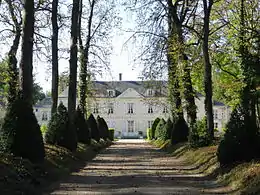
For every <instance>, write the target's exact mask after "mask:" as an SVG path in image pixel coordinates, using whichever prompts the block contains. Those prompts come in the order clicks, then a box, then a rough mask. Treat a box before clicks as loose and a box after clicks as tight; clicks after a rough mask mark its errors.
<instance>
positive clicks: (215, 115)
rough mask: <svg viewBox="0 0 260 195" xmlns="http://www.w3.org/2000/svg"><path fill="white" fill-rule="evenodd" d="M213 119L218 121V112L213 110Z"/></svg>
mask: <svg viewBox="0 0 260 195" xmlns="http://www.w3.org/2000/svg"><path fill="white" fill-rule="evenodd" d="M213 115H214V119H218V110H214V114H213Z"/></svg>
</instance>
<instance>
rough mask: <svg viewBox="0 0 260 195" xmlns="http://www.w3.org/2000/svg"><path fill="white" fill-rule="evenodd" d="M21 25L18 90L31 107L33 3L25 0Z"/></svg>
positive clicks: (30, 0)
mask: <svg viewBox="0 0 260 195" xmlns="http://www.w3.org/2000/svg"><path fill="white" fill-rule="evenodd" d="M24 9H25V16H24V23H23V37H22V55H21V62H20V79H21V82H20V88H21V90H22V96H23V99H24V100H25V101H26V102H27V103H29V104H31V105H32V88H33V74H32V70H33V65H32V62H33V61H32V60H33V34H34V20H35V19H34V1H32V0H25V2H24Z"/></svg>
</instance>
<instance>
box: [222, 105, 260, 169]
mask: <svg viewBox="0 0 260 195" xmlns="http://www.w3.org/2000/svg"><path fill="white" fill-rule="evenodd" d="M259 141H260V139H259V134H258V132H257V130H256V126H255V124H254V123H252V122H251V119H250V118H249V117H248V116H247V112H245V111H244V110H243V109H241V107H237V108H236V109H234V110H233V112H232V114H231V118H230V120H229V122H228V124H227V130H226V133H225V135H224V138H223V139H222V140H221V143H220V145H219V147H218V151H217V157H218V160H219V162H220V164H221V165H227V164H232V163H234V162H236V161H250V160H252V159H253V158H255V157H257V156H259V149H260V148H259Z"/></svg>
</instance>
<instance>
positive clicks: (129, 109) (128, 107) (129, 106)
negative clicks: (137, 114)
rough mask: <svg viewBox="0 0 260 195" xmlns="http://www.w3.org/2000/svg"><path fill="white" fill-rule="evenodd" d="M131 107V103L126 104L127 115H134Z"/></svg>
mask: <svg viewBox="0 0 260 195" xmlns="http://www.w3.org/2000/svg"><path fill="white" fill-rule="evenodd" d="M133 107H134V104H133V103H128V104H127V110H128V111H127V113H129V114H131V113H134V109H133Z"/></svg>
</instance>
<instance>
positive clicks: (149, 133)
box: [146, 128, 152, 140]
mask: <svg viewBox="0 0 260 195" xmlns="http://www.w3.org/2000/svg"><path fill="white" fill-rule="evenodd" d="M146 134H147V139H148V140H152V129H151V128H147V130H146Z"/></svg>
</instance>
